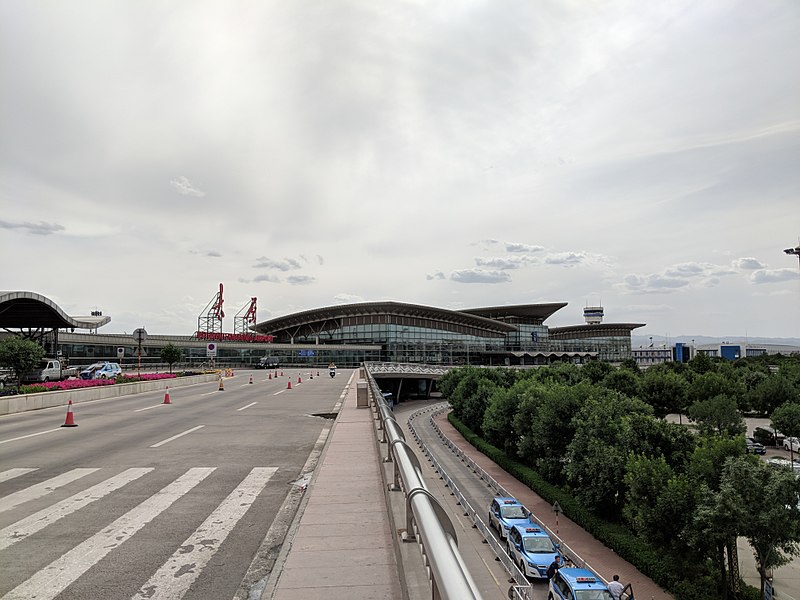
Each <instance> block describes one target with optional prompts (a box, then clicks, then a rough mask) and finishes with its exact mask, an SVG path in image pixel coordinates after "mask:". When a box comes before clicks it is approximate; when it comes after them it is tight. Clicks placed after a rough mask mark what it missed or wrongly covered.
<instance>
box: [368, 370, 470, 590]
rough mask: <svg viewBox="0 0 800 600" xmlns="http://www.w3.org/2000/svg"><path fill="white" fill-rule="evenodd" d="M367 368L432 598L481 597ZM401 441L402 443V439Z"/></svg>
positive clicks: (448, 524)
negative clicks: (427, 567) (427, 577)
mask: <svg viewBox="0 0 800 600" xmlns="http://www.w3.org/2000/svg"><path fill="white" fill-rule="evenodd" d="M364 371H365V376H366V378H367V380H368V382H369V389H370V391H371V392H372V393H371V394H370V395H371V400H372V403H373V406H374V407H375V409H376V412H377V416H378V419H379V420H380V422H381V423H382V426H383V427H382V428H383V435H384V438H385V439H386V441H387V442H388V444H387V445H388V452H389V455H390V456H391V458H392V460H393V461H394V463H395V467H394V468H395V481H396V482H397V480H398V475H399V484H400V487H401V491H403V493H404V494H405V497H406V506H407V510H406V512H407V514H406V522H407V524H408V529H407V531H406V533H407V535H408V536H409V537H410V538H413V539H416V540H418V541H419V548H420V552H422V556H423V559H424V560H425V562H426V564H427V565H429V567H430V569H429V574H430V575H429V576H430V581H431V593H432V598H433V600H440V599H441V600H469V599H474V600H482V598H483V597H482V596H481V593H480V591H479V590H478V588H477V586H476V585H475V582H474V581H473V580H472V576H471V575H470V573H469V571H468V570H467V568H466V566H465V565H464V561H463V560H462V559H461V555H460V553H459V551H458V540H457V539H456V534H455V529H454V527H453V524H452V522H451V521H450V518H449V517H448V516H447V513H446V512H445V511H444V509H443V508H442V507H441V506H440V505H439V503H438V502H437V501H436V499H435V498H433V497H432V496H431V494H430V492H429V491H428V489H427V487H426V486H425V482H424V481H423V479H422V473H421V472H420V468H419V461H418V460H417V457H416V456H415V455H414V453H413V451H412V450H411V447H410V446H409V445H408V444H407V443H405V436H403V434H402V431H401V430H400V427H399V425H398V424H397V421H396V419H395V418H394V414H393V413H392V410H391V408H390V407H389V406H388V405H387V403H386V401H385V399H384V398H383V395H382V394H381V390H380V388H379V387H378V384H377V383H376V381H375V379H374V378H373V377H372V375H371V373H370V372H369V369H368V368H365V369H364ZM400 441H402V442H403V443H399V442H400ZM396 442H398V443H396ZM387 460H388V457H387ZM393 488H394V484H392V485H390V486H389V489H390V490H392V489H393Z"/></svg>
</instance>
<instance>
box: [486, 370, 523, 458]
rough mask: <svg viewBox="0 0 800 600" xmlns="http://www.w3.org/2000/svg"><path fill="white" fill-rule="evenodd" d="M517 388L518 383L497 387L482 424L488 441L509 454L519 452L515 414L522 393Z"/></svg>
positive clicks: (512, 454) (513, 454)
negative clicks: (509, 386) (515, 429)
mask: <svg viewBox="0 0 800 600" xmlns="http://www.w3.org/2000/svg"><path fill="white" fill-rule="evenodd" d="M517 385H520V384H517ZM515 388H516V385H515V386H512V387H511V388H509V389H504V388H497V389H495V391H494V393H493V394H492V397H491V398H490V399H489V406H488V407H487V408H486V412H484V414H483V425H482V429H483V435H484V436H485V437H486V439H487V441H488V442H489V443H490V444H492V445H494V446H497V447H498V448H502V449H503V451H504V452H505V453H506V454H508V455H509V456H515V455H516V453H517V437H518V436H517V435H516V434H515V433H514V416H515V415H516V414H517V409H518V408H519V402H520V394H519V391H518V390H515Z"/></svg>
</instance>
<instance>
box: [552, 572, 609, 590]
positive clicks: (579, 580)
mask: <svg viewBox="0 0 800 600" xmlns="http://www.w3.org/2000/svg"><path fill="white" fill-rule="evenodd" d="M558 574H559V575H560V576H561V577H563V578H564V580H565V581H566V582H567V583H569V585H570V587H571V588H572V589H578V590H581V589H582V590H605V589H607V588H606V584H605V583H603V580H602V579H600V578H599V577H598V576H597V575H595V574H594V573H592V572H591V571H590V570H589V569H579V568H577V567H562V568H561V569H559V570H558Z"/></svg>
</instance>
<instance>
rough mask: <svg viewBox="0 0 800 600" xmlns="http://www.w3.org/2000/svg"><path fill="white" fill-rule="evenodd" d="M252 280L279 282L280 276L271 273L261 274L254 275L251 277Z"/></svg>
mask: <svg viewBox="0 0 800 600" xmlns="http://www.w3.org/2000/svg"><path fill="white" fill-rule="evenodd" d="M253 281H254V282H256V283H258V282H259V281H266V282H267V283H280V282H281V278H280V277H278V276H277V275H271V274H269V273H266V274H263V275H256V276H255V277H253Z"/></svg>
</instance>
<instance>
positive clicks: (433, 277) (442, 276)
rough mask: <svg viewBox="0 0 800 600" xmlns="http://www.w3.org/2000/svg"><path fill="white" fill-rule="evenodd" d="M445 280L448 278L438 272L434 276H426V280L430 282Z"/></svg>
mask: <svg viewBox="0 0 800 600" xmlns="http://www.w3.org/2000/svg"><path fill="white" fill-rule="evenodd" d="M445 278H446V277H445V274H444V273H442V272H441V271H437V272H436V273H434V274H433V275H431V274H428V275H426V276H425V279H427V280H428V281H431V280H433V279H445Z"/></svg>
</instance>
